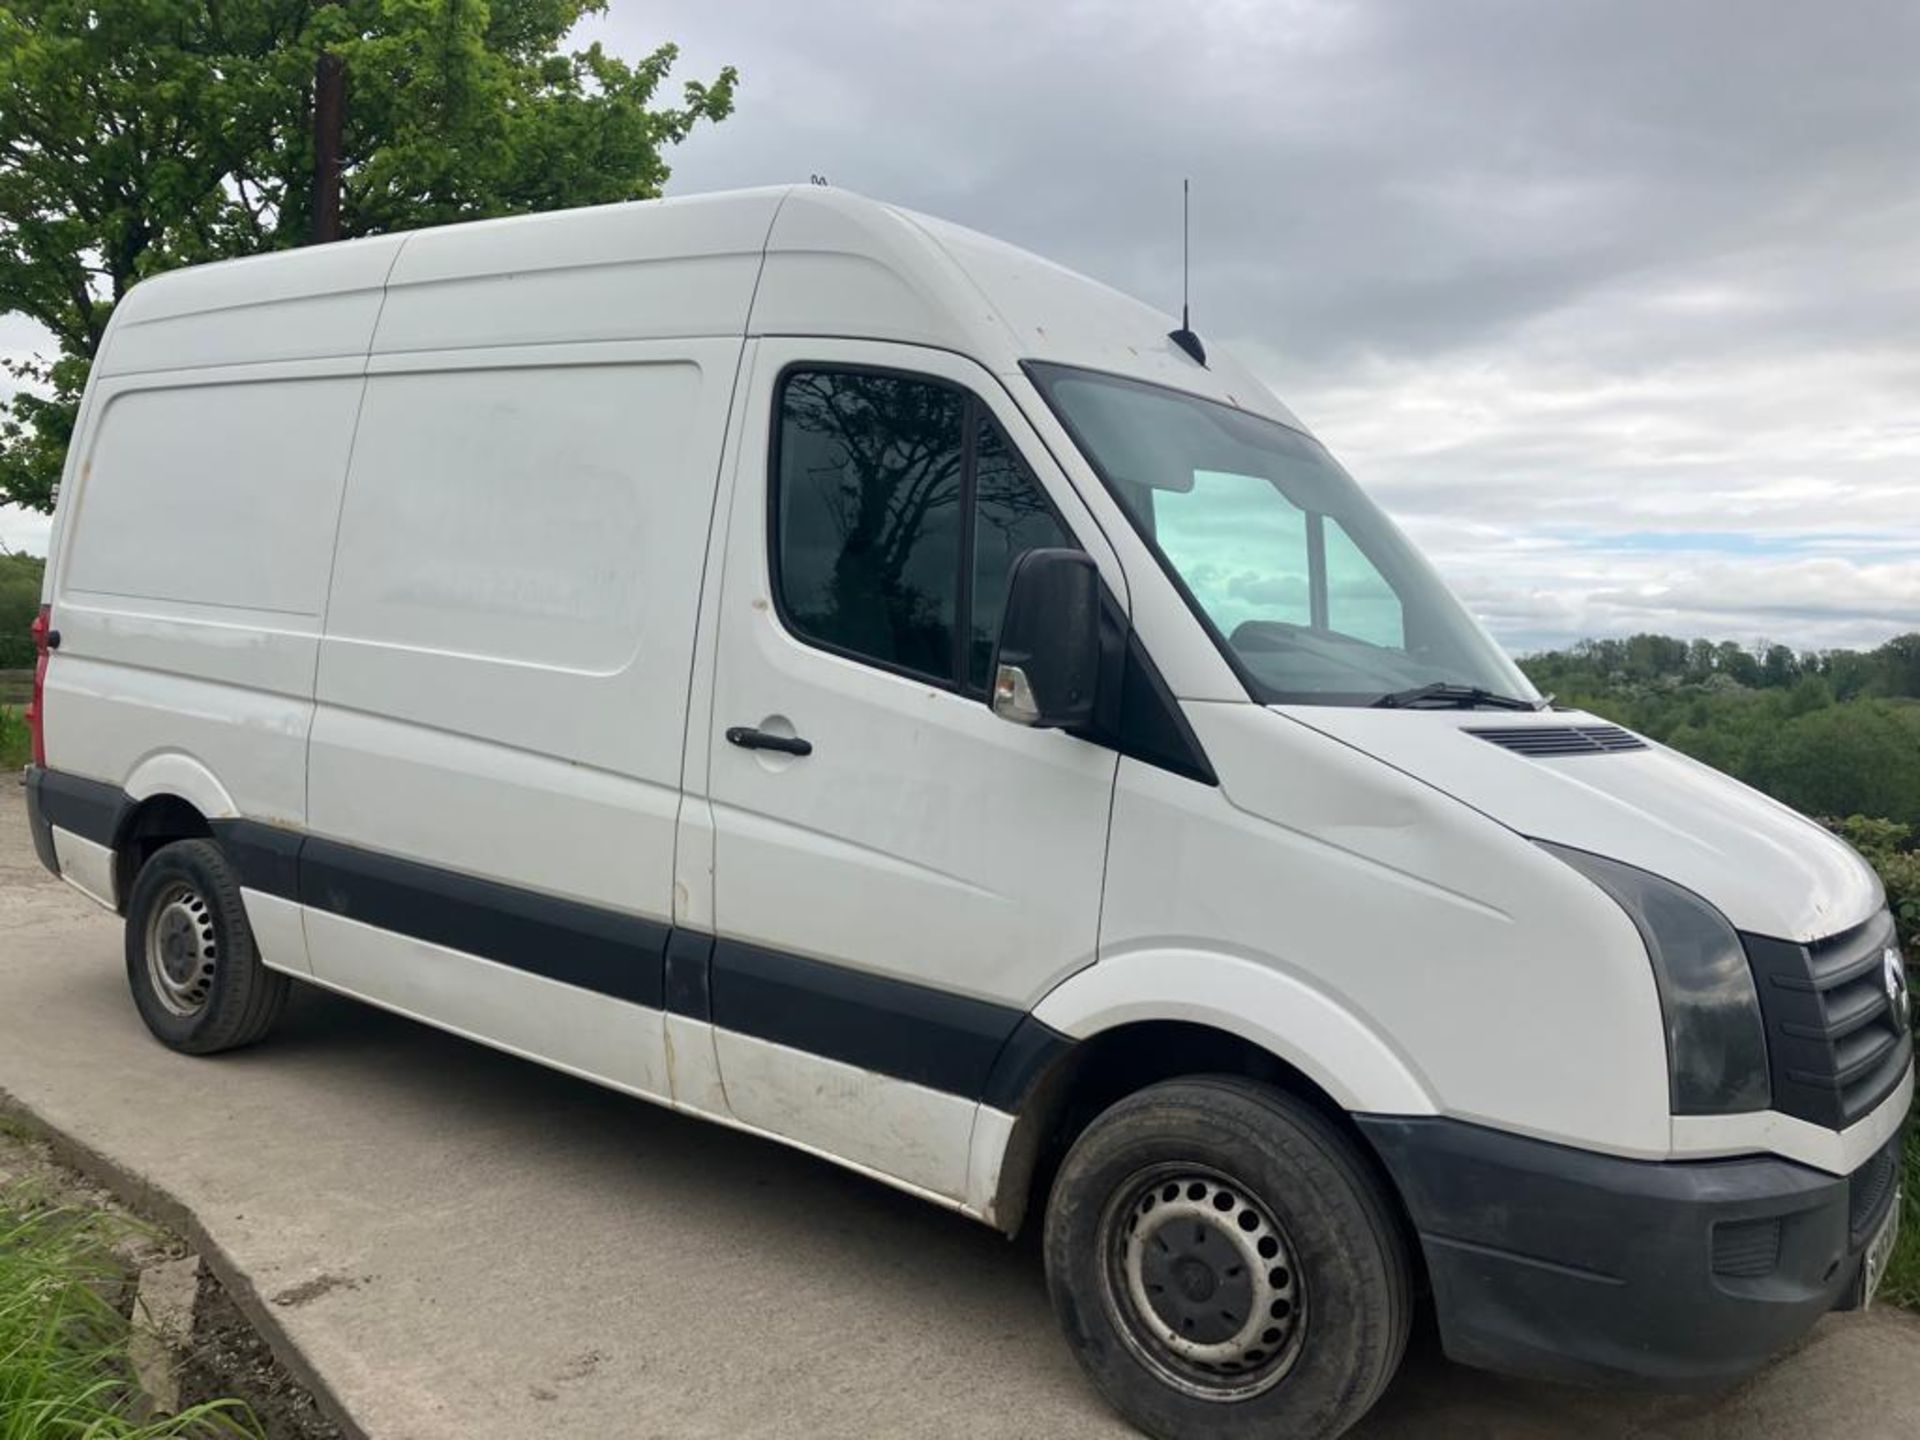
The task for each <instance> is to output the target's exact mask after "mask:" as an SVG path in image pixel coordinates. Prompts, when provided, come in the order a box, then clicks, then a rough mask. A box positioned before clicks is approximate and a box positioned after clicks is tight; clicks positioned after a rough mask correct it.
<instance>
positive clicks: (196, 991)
mask: <svg viewBox="0 0 1920 1440" xmlns="http://www.w3.org/2000/svg"><path fill="white" fill-rule="evenodd" d="M152 915H153V918H152V919H151V920H149V921H148V922H147V935H146V952H147V977H148V979H150V980H151V981H152V982H153V993H154V995H155V997H156V998H157V999H158V1000H159V1001H160V1003H161V1004H162V1005H164V1006H165V1007H166V1008H167V1009H168V1010H169V1011H171V1012H172V1013H173V1014H175V1015H180V1016H189V1015H196V1014H198V1013H199V1012H200V1011H201V1009H203V1008H204V1007H205V1005H206V1003H207V996H208V995H209V994H210V993H211V992H212V989H213V973H214V967H215V965H216V964H217V963H218V961H219V958H220V957H219V948H218V946H217V944H216V942H215V939H214V933H213V913H212V911H211V910H209V909H208V908H207V902H206V901H205V900H203V899H201V898H200V895H199V894H198V892H196V891H194V890H193V889H191V888H190V887H188V886H186V885H176V886H174V887H172V888H171V889H169V890H167V891H166V892H165V893H164V894H162V895H161V896H160V897H159V899H158V900H157V901H156V902H155V904H154V907H153V911H152Z"/></svg>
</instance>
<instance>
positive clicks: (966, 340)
mask: <svg viewBox="0 0 1920 1440" xmlns="http://www.w3.org/2000/svg"><path fill="white" fill-rule="evenodd" d="M581 271H590V272H592V283H591V284H589V285H586V286H582V285H580V284H579V283H578V282H577V278H570V277H577V276H578V275H579V273H580V272H581ZM476 287H478V288H479V289H480V290H481V291H484V294H477V293H476ZM516 287H517V290H518V293H519V296H520V297H521V298H524V299H526V300H528V301H535V300H536V299H537V302H538V303H531V304H514V303H512V302H513V300H514V299H515V298H516V294H515V291H516ZM569 298H571V300H572V301H573V303H571V304H569V303H567V300H568V299H569ZM1173 325H1174V321H1173V320H1172V318H1171V317H1170V316H1168V315H1166V314H1164V313H1162V312H1161V311H1159V310H1156V309H1154V308H1153V307H1151V306H1148V305H1145V304H1142V303H1141V302H1139V301H1137V300H1134V299H1132V298H1130V297H1129V296H1126V295H1123V294H1121V293H1120V292H1119V291H1117V290H1114V289H1111V288H1109V287H1108V286H1105V285H1102V284H1100V283H1099V282H1097V281H1094V280H1090V279H1088V278H1087V277H1086V276H1083V275H1079V274H1076V273H1075V272H1073V271H1071V270H1068V269H1066V268H1064V267H1062V266H1059V265H1056V264H1054V263H1053V262H1051V261H1049V260H1045V259H1042V258H1041V257H1040V256H1038V255H1035V254H1032V253H1031V252H1029V251H1026V250H1021V249H1019V248H1017V247H1015V246H1012V245H1008V244H1005V243H1004V242H1002V241H998V240H995V239H992V238H991V237H989V236H986V235H982V234H980V233H979V232H977V231H974V230H968V229H966V228H964V227H962V226H959V225H954V224H951V223H949V222H947V221H944V220H937V219H934V218H933V217H931V216H927V215H921V214H916V213H915V212H913V211H909V210H903V209H901V208H899V207H897V206H893V205H887V204H883V203H880V202H878V201H875V200H869V199H867V198H865V197H863V196H860V195H855V194H853V193H851V192H849V191H845V190H835V189H830V188H826V187H822V186H816V185H794V186H784V187H778V188H769V189H757V190H736V191H728V192H722V193H718V194H711V195H694V196H686V197H676V198H673V199H665V200H642V201H635V202H632V203H628V204H620V205H601V206H591V207H587V208H583V209H577V210H562V211H553V212H549V213H546V214H540V215H526V216H515V217H512V218H508V219H500V220H481V221H474V222H471V223H467V224H460V225H447V226H441V227H438V228H435V229H430V230H419V231H412V232H407V233H402V234H395V235H381V236H373V237H369V238H367V239H363V240H350V241H343V242H340V243H338V244H333V245H323V246H314V247H311V248H307V249H300V250H291V251H282V252H278V253H275V254H271V255H262V256H253V257H249V258H246V259H241V260H229V261H223V262H220V263H217V264H213V265H203V266H195V267H192V268H189V269H185V270H177V271H171V272H168V273H167V274H164V275H160V276H157V277H155V278H154V279H151V280H148V281H145V282H143V283H141V284H139V285H137V286H135V287H134V288H133V289H132V290H131V291H130V292H129V293H128V294H127V296H126V298H125V299H124V300H122V301H121V303H120V305H119V306H118V307H117V309H116V311H115V314H114V317H113V325H112V329H111V330H110V332H109V334H108V337H107V341H106V343H105V344H104V345H103V347H102V353H101V356H100V368H101V370H102V372H103V373H104V374H109V375H111V374H127V373H132V372H137V371H147V370H157V369H179V368H185V367H194V368H198V367H201V366H211V365H233V364H248V363H258V362H264V361H283V360H298V359H315V358H321V357H327V356H334V357H337V356H339V355H343V354H354V353H367V352H372V353H374V354H376V355H377V354H381V353H390V352H394V351H405V350H419V349H440V348H461V347H469V346H479V345H486V346H497V345H513V344H538V343H555V342H560V341H564V340H570V339H584V340H611V339H653V338H664V337H667V336H690V335H726V334H741V333H746V334H749V335H821V336H839V337H845V338H856V339H871V340H890V341H899V342H903V343H907V344H914V345H929V346H934V347H936V348H939V349H943V350H952V351H957V352H959V353H961V354H964V355H968V356H970V357H972V358H973V359H975V360H977V361H978V362H979V363H981V364H982V365H984V366H986V367H987V368H988V369H990V370H993V371H995V372H997V373H1002V374H1004V373H1008V372H1010V371H1012V370H1014V369H1016V368H1017V367H1018V365H1019V363H1020V362H1021V361H1022V360H1041V361H1054V362H1058V363H1063V364H1073V365H1083V366H1087V367H1090V368H1094V369H1100V370H1106V371H1111V372H1114V373H1117V374H1122V375H1128V376H1133V377H1136V378H1139V379H1142V380H1148V381H1152V382H1155V383H1159V384H1164V385H1171V386H1174V387H1177V388H1179V389H1182V390H1187V391H1191V392H1194V393H1197V394H1203V395H1208V396H1210V397H1213V398H1216V399H1221V400H1225V401H1227V402H1229V403H1231V404H1235V405H1238V406H1240V407H1242V408H1245V409H1249V410H1254V411H1257V412H1260V413H1263V414H1267V415H1270V416H1272V417H1273V418H1275V419H1278V420H1281V421H1283V422H1284V423H1286V424H1289V425H1294V426H1298V424H1299V422H1298V421H1297V420H1295V419H1294V417H1293V416H1292V414H1291V413H1290V412H1289V411H1287V409H1286V408H1285V407H1284V406H1282V405H1281V404H1280V403H1279V402H1278V401H1277V400H1275V399H1274V398H1273V396H1272V395H1271V394H1270V393H1269V392H1268V391H1267V390H1266V388H1265V387H1264V386H1263V385H1261V384H1260V383H1259V381H1257V380H1256V379H1255V378H1254V377H1253V376H1252V375H1251V374H1250V373H1248V372H1247V371H1246V370H1244V369H1243V368H1242V367H1241V366H1240V365H1238V364H1237V363H1236V362H1235V361H1234V360H1233V359H1232V358H1231V357H1230V356H1227V355H1226V354H1224V353H1221V352H1219V351H1218V350H1216V349H1213V348H1212V347H1210V353H1209V356H1208V365H1207V366H1206V367H1205V368H1202V367H1201V366H1199V365H1197V364H1195V363H1194V362H1193V361H1192V360H1190V359H1189V358H1188V357H1187V356H1186V355H1185V354H1184V353H1182V352H1181V351H1180V350H1179V349H1178V348H1177V347H1176V346H1175V345H1174V344H1173V343H1172V341H1171V340H1169V339H1168V338H1167V332H1168V331H1169V330H1171V329H1172V328H1173Z"/></svg>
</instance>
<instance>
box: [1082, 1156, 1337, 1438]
mask: <svg viewBox="0 0 1920 1440" xmlns="http://www.w3.org/2000/svg"><path fill="white" fill-rule="evenodd" d="M1105 1228H1106V1230H1107V1238H1106V1242H1105V1243H1106V1250H1107V1255H1108V1274H1109V1276H1110V1277H1111V1278H1110V1284H1111V1286H1112V1294H1111V1295H1110V1296H1109V1304H1110V1305H1111V1306H1113V1308H1114V1309H1115V1310H1116V1311H1117V1312H1118V1313H1117V1317H1116V1318H1118V1319H1119V1320H1120V1321H1121V1322H1122V1323H1121V1333H1122V1334H1123V1335H1124V1336H1125V1337H1126V1339H1127V1341H1128V1344H1129V1345H1130V1346H1131V1347H1132V1348H1133V1349H1134V1350H1135V1352H1136V1353H1137V1354H1139V1355H1140V1357H1141V1358H1142V1359H1144V1360H1146V1361H1147V1362H1148V1364H1149V1365H1150V1366H1151V1367H1152V1368H1153V1369H1155V1370H1157V1371H1159V1372H1160V1373H1161V1374H1162V1376H1163V1378H1165V1379H1167V1380H1168V1381H1169V1382H1171V1383H1172V1384H1174V1385H1176V1386H1177V1387H1178V1388H1180V1389H1181V1390H1184V1391H1186V1392H1187V1393H1189V1394H1192V1395H1196V1396H1201V1397H1203V1398H1207V1399H1216V1400H1229V1399H1242V1398H1245V1397H1246V1396H1247V1395H1250V1394H1255V1393H1258V1392H1259V1391H1261V1390H1264V1389H1266V1388H1267V1387H1269V1386H1271V1385H1272V1384H1274V1383H1275V1382H1277V1381H1278V1380H1279V1379H1280V1377H1281V1376H1282V1375H1284V1374H1285V1373H1286V1371H1287V1370H1288V1369H1289V1368H1291V1366H1292V1364H1293V1361H1294V1358H1295V1356H1296V1355H1297V1354H1298V1352H1299V1342H1300V1339H1301V1335H1302V1324H1303V1320H1304V1316H1303V1314H1302V1300H1303V1297H1302V1295H1301V1293H1300V1288H1299V1280H1298V1278H1297V1276H1296V1274H1295V1269H1294V1262H1293V1257H1292V1254H1291V1252H1290V1250H1289V1248H1288V1245H1287V1241H1286V1237H1285V1234H1284V1233H1283V1232H1282V1231H1281V1229H1280V1226H1279V1224H1278V1222H1277V1221H1276V1220H1275V1219H1274V1217H1273V1215H1272V1213H1271V1212H1270V1211H1269V1210H1268V1209H1267V1207H1266V1206H1265V1205H1264V1204H1262V1203H1261V1202H1260V1201H1258V1200H1256V1199H1255V1198H1253V1197H1252V1196H1251V1195H1250V1194H1249V1193H1248V1191H1247V1190H1246V1189H1245V1188H1244V1187H1242V1186H1240V1185H1237V1184H1236V1183H1234V1182H1233V1181H1231V1180H1230V1179H1228V1178H1227V1177H1225V1176H1221V1175H1215V1174H1209V1173H1207V1172H1205V1171H1197V1170H1195V1171H1187V1170H1168V1169H1164V1168H1163V1169H1160V1170H1157V1171H1154V1172H1152V1173H1150V1174H1148V1175H1143V1176H1141V1177H1139V1178H1137V1179H1136V1180H1135V1181H1133V1182H1132V1183H1131V1184H1129V1185H1127V1186H1124V1187H1122V1189H1121V1191H1120V1192H1119V1194H1118V1195H1116V1199H1115V1204H1114V1205H1113V1206H1112V1207H1110V1208H1109V1211H1108V1217H1107V1222H1106V1226H1105Z"/></svg>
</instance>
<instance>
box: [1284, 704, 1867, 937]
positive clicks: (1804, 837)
mask: <svg viewBox="0 0 1920 1440" xmlns="http://www.w3.org/2000/svg"><path fill="white" fill-rule="evenodd" d="M1272 708H1273V709H1275V710H1277V711H1278V712H1279V713H1280V714H1282V715H1284V716H1286V717H1287V718H1288V719H1290V720H1294V721H1297V722H1298V723H1300V724H1302V725H1306V726H1309V727H1311V728H1312V729H1315V730H1318V731H1320V732H1321V733H1322V734H1324V735H1329V736H1331V737H1332V738H1334V739H1336V740H1339V741H1342V742H1344V743H1345V744H1348V745H1351V746H1353V747H1354V748H1355V749H1357V750H1361V751H1364V752H1365V753H1366V754H1369V755H1371V756H1373V757H1374V758H1375V759H1378V760H1381V761H1383V762H1385V763H1386V764H1388V765H1391V766H1393V767H1394V768H1395V769H1397V770H1402V771H1405V772H1406V773H1407V774H1409V775H1411V776H1413V777H1414V778H1416V779H1418V780H1422V781H1424V782H1426V783H1427V784H1429V785H1432V786H1433V787H1434V788H1436V789H1438V790H1441V791H1443V792H1445V793H1446V794H1448V795H1451V796H1453V797H1454V798H1455V799H1456V800H1459V801H1461V802H1462V803H1464V804H1467V805H1470V806H1472V807H1473V808H1474V809H1476V810H1478V811H1480V812H1481V813H1483V814H1485V815H1488V816H1490V817H1491V818H1493V819H1494V820H1497V821H1499V822H1500V823H1501V824H1503V825H1505V826H1507V827H1508V828H1510V829H1512V830H1516V831H1518V832H1519V833H1520V834H1522V835H1525V836H1527V837H1529V838H1530V839H1534V840H1548V841H1552V842H1553V843H1554V844H1556V845H1566V846H1570V847H1572V848H1574V849H1576V850H1586V851H1589V852H1591V853H1592V854H1595V855H1604V856H1606V857H1607V858H1609V859H1612V860H1618V861H1621V862H1622V863H1624V864H1628V865H1637V866H1639V867H1640V868H1641V869H1643V870H1650V871H1652V872H1653V873H1655V874H1657V875H1661V876H1664V877H1666V878H1667V879H1669V880H1672V881H1673V882H1674V883H1676V884H1679V885H1684V886H1685V887H1686V888H1687V889H1689V890H1691V891H1693V892H1694V893H1695V894H1697V895H1699V896H1701V897H1702V898H1703V899H1705V900H1707V901H1708V902H1710V903H1711V904H1713V905H1714V906H1716V907H1718V909H1719V910H1720V912H1721V913H1722V914H1723V915H1725V916H1726V917H1727V919H1728V920H1729V921H1730V922H1731V923H1732V924H1733V925H1734V927H1735V928H1736V929H1740V930H1745V931H1749V932H1751V933H1753V934H1758V935H1771V936H1774V937H1776V938H1779V939H1783V940H1794V941H1808V940H1817V939H1822V938H1824V937H1826V936H1828V935H1832V934H1835V933H1836V932H1838V931H1841V930H1845V929H1848V928H1849V927H1851V926H1854V925H1857V924H1859V923H1860V922H1862V921H1863V920H1866V919H1868V918H1869V917H1870V916H1872V915H1873V914H1874V913H1875V912H1877V911H1878V910H1879V909H1880V907H1881V906H1882V905H1884V904H1885V903H1886V899H1885V895H1884V893H1883V892H1882V890H1881V888H1880V881H1879V878H1878V877H1877V876H1876V875H1875V874H1874V873H1873V870H1872V869H1871V868H1870V867H1869V866H1868V865H1867V863H1866V862H1865V861H1864V860H1862V859H1861V858H1860V857H1859V856H1858V855H1857V854H1855V853H1854V851H1853V849H1852V848H1851V847H1850V846H1848V845H1847V844H1846V843H1845V842H1843V841H1841V840H1839V839H1838V838H1836V837H1835V836H1833V835H1831V834H1829V833H1828V832H1827V831H1826V830H1824V829H1822V828H1821V827H1820V826H1819V825H1816V824H1815V823H1814V822H1813V821H1811V820H1808V819H1806V818H1805V817H1804V816H1802V815H1800V814H1798V813H1797V812H1795V811H1793V810H1789V809H1788V808H1787V807H1786V806H1784V805H1781V804H1779V803H1778V802H1776V801H1774V800H1770V799H1768V798H1767V797H1766V796H1765V795H1762V794H1760V793H1759V792H1758V791H1757V790H1753V789H1750V788H1749V787H1747V786H1745V785H1742V784H1741V783H1740V782H1739V781H1737V780H1733V779H1731V778H1729V777H1728V776H1725V775H1722V774H1721V773H1720V772H1719V771H1717V770H1713V769H1709V768H1708V767H1707V766H1705V765H1702V764H1700V763H1699V762H1698V761H1695V760H1690V759H1688V758H1687V757H1686V756H1684V755H1682V754H1680V753H1679V752H1678V751H1675V750H1670V749H1668V748H1667V747H1666V746H1664V745H1657V744H1655V743H1654V742H1652V741H1650V740H1646V739H1644V737H1641V736H1632V735H1631V732H1627V731H1622V730H1620V728H1619V727H1618V726H1615V725H1613V724H1611V722H1609V721H1606V720H1602V719H1600V718H1599V717H1598V716H1594V715H1588V714H1584V713H1582V712H1579V711H1543V712H1541V713H1539V714H1532V715H1520V714H1509V713H1495V712H1489V711H1485V710H1473V711H1462V710H1369V709H1350V708H1347V707H1343V706H1325V705H1276V706H1274V707H1272ZM1582 727H1599V729H1600V732H1601V733H1600V736H1599V739H1600V740H1601V741H1603V742H1604V743H1606V744H1608V745H1615V746H1617V745H1622V744H1631V745H1632V746H1633V748H1609V749H1602V748H1598V746H1597V745H1594V746H1589V745H1588V744H1587V742H1584V741H1583V740H1582V739H1581V737H1580V736H1579V735H1578V734H1572V735H1569V734H1566V733H1563V732H1568V731H1577V730H1578V729H1579V728H1582ZM1549 731H1551V732H1553V733H1551V734H1548V733H1546V732H1549ZM1503 732H1504V733H1503ZM1528 732H1532V733H1528ZM1489 736H1491V737H1492V738H1491V739H1490V738H1489ZM1627 737H1630V739H1629V738H1627ZM1502 740H1504V741H1505V742H1506V743H1505V744H1502V743H1497V742H1500V741H1502ZM1514 745H1518V746H1520V747H1522V748H1520V749H1514V748H1509V746H1514ZM1571 747H1577V748H1575V753H1569V754H1562V753H1554V752H1557V751H1561V750H1566V749H1568V748H1571ZM1543 751H1544V752H1546V753H1542V752H1543Z"/></svg>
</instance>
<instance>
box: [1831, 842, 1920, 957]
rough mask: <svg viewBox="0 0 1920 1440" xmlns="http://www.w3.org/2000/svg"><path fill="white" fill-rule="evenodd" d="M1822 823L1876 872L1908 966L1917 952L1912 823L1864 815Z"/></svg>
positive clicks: (1919, 855) (1917, 880) (1919, 926)
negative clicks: (1883, 887)
mask: <svg viewBox="0 0 1920 1440" xmlns="http://www.w3.org/2000/svg"><path fill="white" fill-rule="evenodd" d="M1826 823H1827V827H1828V828H1829V829H1830V830H1832V831H1833V832H1834V833H1835V834H1836V835H1839V836H1840V837H1841V838H1842V839H1844V840H1845V841H1846V842H1847V843H1848V844H1849V845H1851V846H1853V848H1854V849H1856V850H1858V851H1859V852H1860V853H1861V855H1862V856H1864V857H1865V858H1866V861H1867V863H1868V864H1869V865H1871V866H1873V868H1874V869H1875V870H1876V871H1878V872H1879V875H1880V883H1881V884H1882V885H1884V886H1886V888H1887V905H1888V908H1890V909H1891V910H1892V911H1893V918H1894V922H1895V923H1896V924H1897V925H1899V927H1900V947H1901V949H1903V950H1904V951H1905V952H1906V955H1907V963H1908V965H1910V966H1911V965H1912V964H1913V963H1914V960H1915V958H1916V956H1920V849H1916V848H1915V836H1914V832H1913V827H1912V826H1911V825H1900V824H1896V823H1895V822H1894V821H1892V820H1880V819H1876V818H1874V817H1872V816H1868V815H1849V816H1847V817H1846V818H1845V819H1844V820H1829V821H1827V822H1826Z"/></svg>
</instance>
